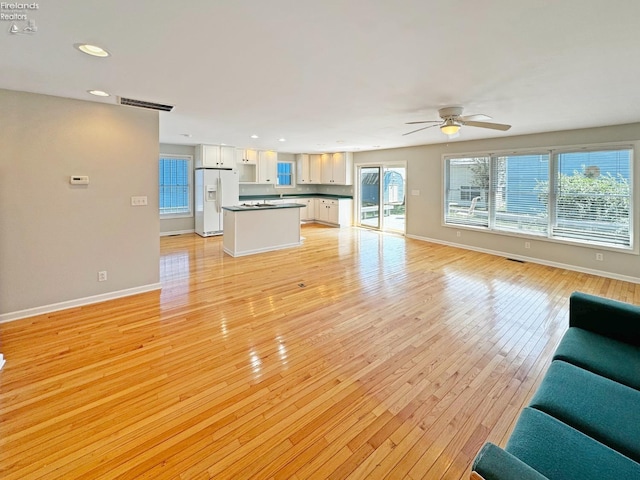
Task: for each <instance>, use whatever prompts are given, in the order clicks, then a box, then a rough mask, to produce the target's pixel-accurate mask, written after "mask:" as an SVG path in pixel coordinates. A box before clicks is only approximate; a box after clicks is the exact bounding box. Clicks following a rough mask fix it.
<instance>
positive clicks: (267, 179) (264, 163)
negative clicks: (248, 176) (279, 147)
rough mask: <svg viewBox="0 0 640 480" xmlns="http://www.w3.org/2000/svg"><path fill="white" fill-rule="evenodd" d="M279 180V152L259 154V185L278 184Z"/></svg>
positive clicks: (261, 152) (269, 151)
mask: <svg viewBox="0 0 640 480" xmlns="http://www.w3.org/2000/svg"><path fill="white" fill-rule="evenodd" d="M277 178H278V152H273V151H271V150H268V151H263V150H260V151H259V152H258V183H267V184H271V185H275V184H276V180H277Z"/></svg>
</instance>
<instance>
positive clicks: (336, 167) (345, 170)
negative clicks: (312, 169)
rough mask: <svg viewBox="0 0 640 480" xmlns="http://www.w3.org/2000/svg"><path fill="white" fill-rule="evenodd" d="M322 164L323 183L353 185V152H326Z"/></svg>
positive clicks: (322, 157) (322, 156)
mask: <svg viewBox="0 0 640 480" xmlns="http://www.w3.org/2000/svg"><path fill="white" fill-rule="evenodd" d="M321 165H322V183H323V184H327V185H353V153H351V152H338V153H324V154H322V155H321Z"/></svg>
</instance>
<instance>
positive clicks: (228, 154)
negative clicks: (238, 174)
mask: <svg viewBox="0 0 640 480" xmlns="http://www.w3.org/2000/svg"><path fill="white" fill-rule="evenodd" d="M219 166H220V167H223V168H231V169H233V170H235V168H236V147H229V146H227V145H221V146H220V164H219Z"/></svg>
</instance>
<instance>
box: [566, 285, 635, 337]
mask: <svg viewBox="0 0 640 480" xmlns="http://www.w3.org/2000/svg"><path fill="white" fill-rule="evenodd" d="M569 326H570V327H578V328H582V329H585V330H589V331H591V332H594V333H597V334H599V335H604V336H606V337H609V338H613V339H614V340H619V341H621V342H626V343H630V344H632V345H640V307H639V306H636V305H631V304H629V303H624V302H619V301H617V300H610V299H608V298H602V297H596V296H594V295H588V294H586V293H582V292H573V293H572V294H571V297H570V298H569Z"/></svg>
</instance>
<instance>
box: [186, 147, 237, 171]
mask: <svg viewBox="0 0 640 480" xmlns="http://www.w3.org/2000/svg"><path fill="white" fill-rule="evenodd" d="M195 154H196V155H195V167H196V168H200V167H209V168H231V169H235V167H236V149H235V147H229V146H221V145H197V146H196V149H195Z"/></svg>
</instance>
